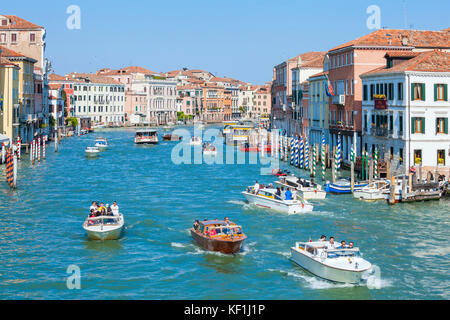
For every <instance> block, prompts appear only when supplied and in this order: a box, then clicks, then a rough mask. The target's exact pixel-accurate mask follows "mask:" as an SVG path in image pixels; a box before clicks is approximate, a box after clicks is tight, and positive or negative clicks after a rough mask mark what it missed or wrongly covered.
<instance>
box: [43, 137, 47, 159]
mask: <svg viewBox="0 0 450 320" xmlns="http://www.w3.org/2000/svg"><path fill="white" fill-rule="evenodd" d="M46 142H47V136H43V137H42V160H45V143H46Z"/></svg>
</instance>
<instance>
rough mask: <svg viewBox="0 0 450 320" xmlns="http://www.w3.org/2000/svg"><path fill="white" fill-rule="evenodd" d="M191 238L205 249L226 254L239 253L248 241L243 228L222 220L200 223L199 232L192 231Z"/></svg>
mask: <svg viewBox="0 0 450 320" xmlns="http://www.w3.org/2000/svg"><path fill="white" fill-rule="evenodd" d="M191 236H192V238H193V239H194V240H195V242H196V243H197V244H198V245H200V246H201V247H202V248H203V249H205V250H208V251H215V252H220V253H224V254H235V253H238V252H239V251H240V250H241V247H242V244H243V243H244V241H245V240H246V239H247V236H246V235H245V234H244V232H243V231H242V227H241V226H238V225H236V224H235V223H232V222H230V223H229V225H226V223H225V221H221V220H211V221H202V222H200V225H199V227H198V229H197V230H195V229H194V228H192V229H191Z"/></svg>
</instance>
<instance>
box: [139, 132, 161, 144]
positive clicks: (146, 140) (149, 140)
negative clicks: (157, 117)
mask: <svg viewBox="0 0 450 320" xmlns="http://www.w3.org/2000/svg"><path fill="white" fill-rule="evenodd" d="M134 143H136V144H158V143H159V138H158V130H154V129H151V130H139V131H137V132H136V137H135V139H134Z"/></svg>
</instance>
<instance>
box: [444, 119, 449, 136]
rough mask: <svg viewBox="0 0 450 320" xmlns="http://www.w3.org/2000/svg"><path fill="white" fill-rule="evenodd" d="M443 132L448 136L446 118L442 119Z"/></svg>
mask: <svg viewBox="0 0 450 320" xmlns="http://www.w3.org/2000/svg"><path fill="white" fill-rule="evenodd" d="M444 132H445V134H448V118H444Z"/></svg>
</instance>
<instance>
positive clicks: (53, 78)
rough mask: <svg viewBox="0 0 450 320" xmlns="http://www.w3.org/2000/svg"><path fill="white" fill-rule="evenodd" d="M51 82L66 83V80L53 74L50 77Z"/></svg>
mask: <svg viewBox="0 0 450 320" xmlns="http://www.w3.org/2000/svg"><path fill="white" fill-rule="evenodd" d="M48 80H49V81H65V80H66V78H65V77H63V76H60V75H57V74H56V73H52V74H50V75H49V76H48Z"/></svg>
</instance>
